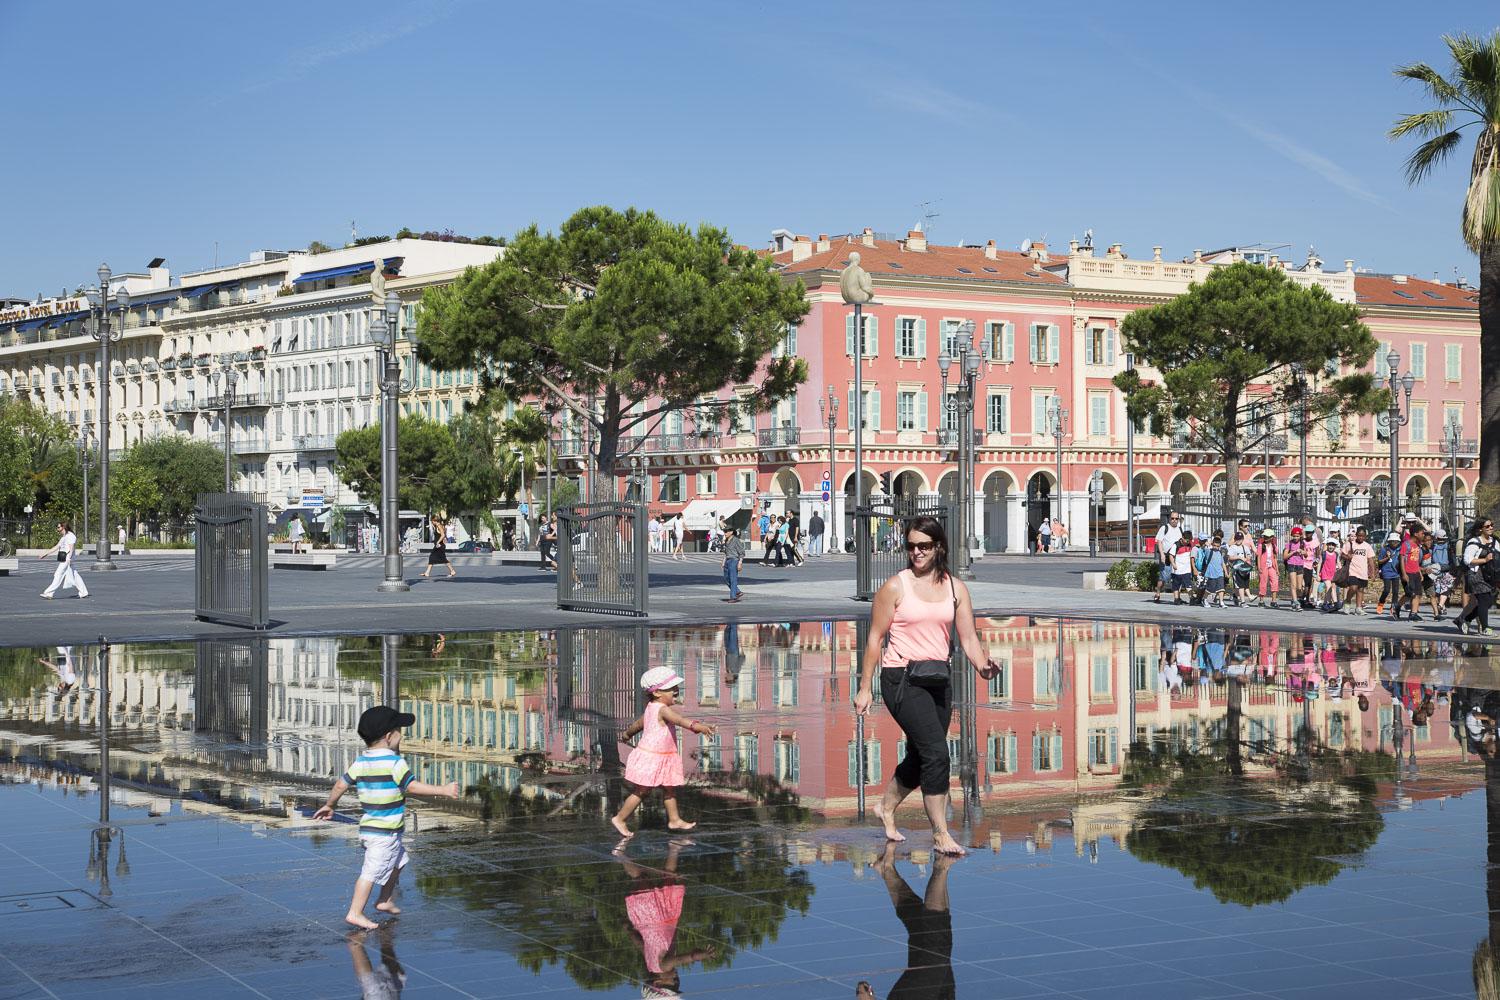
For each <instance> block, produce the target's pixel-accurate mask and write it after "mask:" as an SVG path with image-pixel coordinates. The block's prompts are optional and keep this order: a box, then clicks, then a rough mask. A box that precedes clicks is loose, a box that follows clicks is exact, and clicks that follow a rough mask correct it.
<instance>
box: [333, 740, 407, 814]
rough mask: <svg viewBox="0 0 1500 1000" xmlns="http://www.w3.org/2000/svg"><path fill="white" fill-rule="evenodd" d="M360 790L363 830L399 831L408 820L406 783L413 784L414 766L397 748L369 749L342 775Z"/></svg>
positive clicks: (341, 778) (343, 779)
mask: <svg viewBox="0 0 1500 1000" xmlns="http://www.w3.org/2000/svg"><path fill="white" fill-rule="evenodd" d="M339 780H341V781H342V782H343V783H344V784H346V785H352V786H353V787H354V789H355V791H357V792H358V793H359V804H360V805H361V806H363V807H364V810H365V814H364V816H362V817H360V820H359V832H360V833H392V834H394V833H400V832H401V826H402V824H403V823H404V822H405V820H406V786H407V785H409V784H411V780H412V773H411V768H410V767H409V766H407V763H406V760H405V759H404V758H402V756H401V755H400V754H398V753H396V752H395V751H394V750H386V749H379V750H366V751H365V752H364V753H362V754H360V755H359V756H358V757H357V758H356V759H355V761H354V763H352V764H350V765H349V766H348V768H346V769H345V771H344V773H343V774H342V775H340V776H339Z"/></svg>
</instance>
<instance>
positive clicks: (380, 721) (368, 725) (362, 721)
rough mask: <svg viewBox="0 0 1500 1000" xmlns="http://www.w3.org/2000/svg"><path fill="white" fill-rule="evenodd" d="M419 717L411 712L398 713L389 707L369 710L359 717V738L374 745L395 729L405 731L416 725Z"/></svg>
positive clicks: (379, 706) (382, 706)
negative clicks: (408, 727)
mask: <svg viewBox="0 0 1500 1000" xmlns="http://www.w3.org/2000/svg"><path fill="white" fill-rule="evenodd" d="M416 721H417V717H416V716H415V715H412V714H411V713H410V712H398V711H396V710H395V709H394V708H392V707H391V706H389V705H376V706H375V707H374V708H367V709H365V711H364V714H363V715H361V716H360V717H359V738H360V739H362V740H364V741H365V742H366V743H374V742H375V741H376V740H378V739H380V738H381V737H382V736H384V735H385V734H386V733H388V732H390V731H391V730H393V729H405V728H406V727H407V726H410V725H414V724H415V723H416Z"/></svg>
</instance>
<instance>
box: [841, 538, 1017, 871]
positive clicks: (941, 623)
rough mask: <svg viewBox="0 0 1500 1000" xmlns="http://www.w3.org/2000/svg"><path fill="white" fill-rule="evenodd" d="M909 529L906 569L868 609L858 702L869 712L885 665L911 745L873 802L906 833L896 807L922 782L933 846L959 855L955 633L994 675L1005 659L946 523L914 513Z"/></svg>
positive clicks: (888, 695) (892, 826)
mask: <svg viewBox="0 0 1500 1000" xmlns="http://www.w3.org/2000/svg"><path fill="white" fill-rule="evenodd" d="M904 534H905V541H906V569H904V570H902V571H901V572H900V573H897V574H896V575H895V576H893V577H891V578H890V579H889V580H887V581H886V582H885V583H884V585H882V586H881V588H880V590H879V591H877V592H876V594H875V599H874V602H873V606H872V608H871V611H870V637H869V641H868V642H867V643H866V644H865V650H864V661H863V663H862V664H861V669H860V687H859V692H858V694H856V695H855V696H854V710H855V712H857V713H858V714H860V715H864V714H866V713H868V712H869V710H870V705H871V703H872V702H873V701H874V696H873V694H872V688H873V684H874V681H875V669H876V667H877V666H878V667H880V695H881V698H882V700H884V701H885V705H886V708H887V709H889V711H890V713H891V716H892V717H893V718H894V719H895V720H896V724H897V725H899V726H900V727H901V731H902V732H903V733H905V735H906V747H907V750H906V756H905V758H904V759H903V760H902V761H901V763H899V764H898V765H896V770H895V773H894V774H893V775H892V776H891V781H890V784H889V785H887V786H886V788H885V792H884V794H883V795H882V796H881V800H880V803H879V804H878V805H877V806H876V807H875V815H876V816H877V817H879V819H880V821H881V823H882V825H883V826H884V827H885V836H886V839H887V840H891V841H901V840H905V839H906V837H905V835H904V834H902V833H901V832H900V831H899V830H898V829H897V828H896V809H897V807H898V806H900V805H901V802H902V800H904V799H905V798H906V797H907V796H908V795H910V794H911V793H912V792H913V791H915V790H916V789H918V788H920V789H921V790H922V805H923V807H924V809H925V810H926V812H927V820H928V822H929V823H930V824H931V825H932V839H933V850H935V851H937V852H938V853H939V854H952V855H961V854H964V853H965V851H964V849H963V848H962V847H961V846H959V843H958V841H956V840H954V839H953V835H952V834H951V833H949V831H948V783H949V773H950V772H949V756H948V725H949V722H950V720H951V718H952V715H953V686H952V683H951V681H952V677H951V672H952V663H953V644H954V639H953V636H954V634H955V633H956V634H957V638H958V642H959V643H960V644H961V645H962V646H963V650H964V653H965V655H967V656H968V658H969V662H971V663H973V664H974V668H975V670H976V671H977V672H978V674H979V676H980V677H982V678H984V679H985V680H989V679H990V678H992V677H994V676H995V675H996V674H997V673H999V667H998V665H997V664H995V663H994V662H993V661H992V660H991V659H990V657H989V655H988V653H987V652H986V650H985V648H984V646H983V645H982V644H981V643H980V641H979V633H978V632H977V631H975V628H974V606H973V604H972V603H971V601H970V598H969V590H968V588H967V587H966V586H964V584H963V583H962V582H961V581H959V580H956V579H954V577H953V576H952V575H951V574H950V573H949V572H948V538H947V535H946V534H945V533H944V531H943V526H942V524H941V523H940V522H939V521H938V520H937V519H936V518H934V517H925V516H924V517H917V518H913V519H912V520H911V521H909V522H907V524H906V525H905V530H904ZM981 664H983V666H981Z"/></svg>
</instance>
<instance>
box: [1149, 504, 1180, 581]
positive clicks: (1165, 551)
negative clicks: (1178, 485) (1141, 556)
mask: <svg viewBox="0 0 1500 1000" xmlns="http://www.w3.org/2000/svg"><path fill="white" fill-rule="evenodd" d="M1181 537H1182V518H1181V516H1180V515H1179V514H1178V513H1177V512H1176V511H1175V510H1174V511H1172V513H1171V514H1169V515H1167V521H1166V523H1164V524H1163V525H1162V526H1161V527H1159V528H1157V529H1156V544H1155V545H1154V546H1152V550H1153V551H1154V552H1155V553H1156V558H1157V561H1158V562H1160V563H1161V568H1160V570H1159V571H1158V572H1157V575H1156V596H1154V597H1153V598H1151V600H1152V601H1154V602H1155V603H1157V604H1160V603H1161V592H1162V591H1163V590H1165V589H1166V588H1167V587H1168V586H1169V585H1170V584H1171V582H1172V553H1173V552H1174V551H1176V549H1177V540H1178V539H1179V538H1181Z"/></svg>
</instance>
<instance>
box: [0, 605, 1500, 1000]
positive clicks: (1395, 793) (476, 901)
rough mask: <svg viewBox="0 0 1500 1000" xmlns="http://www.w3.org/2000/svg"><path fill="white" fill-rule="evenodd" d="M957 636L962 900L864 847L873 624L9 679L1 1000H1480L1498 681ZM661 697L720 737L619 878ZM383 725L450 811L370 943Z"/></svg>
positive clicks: (1419, 652)
mask: <svg viewBox="0 0 1500 1000" xmlns="http://www.w3.org/2000/svg"><path fill="white" fill-rule="evenodd" d="M979 627H980V633H981V636H982V637H983V639H984V641H985V643H986V645H987V646H988V647H989V648H990V649H991V651H992V652H993V654H994V656H995V657H996V659H997V660H999V661H1001V662H1002V663H1003V664H1004V668H1003V669H1002V671H1001V673H1000V675H999V676H998V677H996V678H995V679H994V680H992V681H988V682H985V681H982V680H980V681H977V682H976V681H975V679H974V677H973V674H972V673H971V672H966V673H965V674H964V682H963V683H962V685H961V686H960V687H959V689H958V692H957V694H958V698H957V699H956V701H957V709H956V711H955V713H954V717H953V720H952V725H951V729H950V737H949V741H950V748H951V751H952V754H951V755H952V759H953V766H952V787H953V792H954V796H953V825H954V828H955V831H956V833H957V835H959V836H960V839H961V841H962V842H963V843H965V844H967V845H969V846H970V848H971V853H970V855H969V856H968V857H966V858H962V859H959V860H957V861H951V860H948V859H943V858H935V857H933V856H932V855H931V853H930V850H929V848H930V844H931V837H930V834H929V833H928V832H927V831H926V823H925V820H924V818H923V817H922V815H921V813H920V810H919V808H918V807H916V806H915V805H911V806H909V807H908V808H907V809H905V810H903V812H902V813H901V826H902V827H903V829H905V830H906V832H907V834H908V840H907V841H906V842H905V843H903V844H898V845H887V844H886V843H885V841H884V838H883V837H882V836H880V832H879V827H878V826H877V825H875V824H874V822H873V819H872V818H870V817H868V816H863V817H862V810H863V807H864V805H865V802H864V799H865V796H866V795H867V794H868V795H870V796H878V795H879V791H880V788H881V787H882V785H883V783H884V781H885V779H886V778H887V777H888V776H889V774H890V771H891V768H892V767H893V766H894V765H895V763H896V762H897V761H898V760H899V759H900V757H901V755H902V754H903V753H904V746H903V745H902V736H901V733H900V730H899V729H897V728H896V727H895V725H894V723H893V722H892V721H891V720H890V718H889V716H888V715H887V714H886V713H885V712H884V711H880V712H878V713H875V714H873V715H872V716H870V717H869V718H868V719H866V720H864V721H862V722H861V721H859V720H857V719H856V718H855V717H854V715H853V713H852V712H851V710H850V700H851V698H852V695H853V693H854V692H853V684H852V682H853V679H854V678H855V676H856V670H855V651H856V650H857V649H858V648H859V646H860V645H861V643H862V640H863V637H864V636H863V625H862V623H857V622H852V621H806V622H786V623H776V624H769V625H740V626H733V627H722V626H720V627H703V628H691V629H684V628H646V627H626V628H601V629H579V630H568V631H545V632H538V631H517V632H500V633H484V634H463V635H449V636H437V635H433V636H425V637H411V636H405V637H395V636H389V637H381V636H372V637H355V638H327V639H261V640H252V641H244V642H226V641H202V642H196V643H184V644H175V645H154V646H115V647H109V648H107V649H101V648H99V647H83V646H77V647H61V648H57V647H54V648H49V649H36V650H27V649H8V650H0V774H3V775H4V778H5V781H4V783H3V784H0V810H3V813H0V815H3V816H4V817H5V831H4V833H3V834H0V858H3V860H4V862H5V863H4V865H3V866H0V996H3V997H13V996H37V997H46V996H65V995H90V996H101V997H102V996H133V995H136V994H139V995H141V996H146V995H150V996H152V997H161V996H164V995H165V996H173V995H178V994H182V995H187V994H188V993H189V992H191V993H192V995H194V996H214V997H218V996H314V997H316V996H361V995H364V996H382V997H384V996H395V995H401V996H412V997H422V996H464V995H469V996H496V997H498V996H506V997H516V996H530V995H543V994H549V995H558V996H562V995H573V994H577V993H579V992H582V991H585V990H587V991H590V992H591V994H594V995H603V996H622V997H623V996H675V995H678V994H679V993H681V994H682V995H692V996H697V995H700V994H717V995H724V996H731V995H736V994H737V993H743V994H745V995H749V994H750V993H752V992H753V993H756V994H763V993H769V994H770V995H774V996H777V997H812V998H817V997H850V996H854V995H856V991H857V990H858V991H860V992H859V995H861V996H875V997H880V998H885V997H932V998H938V997H949V996H964V997H1025V996H1055V995H1071V996H1090V995H1099V996H1103V995H1105V991H1108V993H1109V995H1112V996H1119V995H1121V993H1122V991H1123V992H1124V994H1125V995H1142V996H1146V995H1149V996H1153V997H1161V996H1168V997H1218V996H1233V995H1236V994H1241V993H1246V994H1251V995H1256V994H1269V995H1276V996H1297V995H1301V994H1306V995H1309V996H1311V995H1313V994H1314V993H1316V995H1317V996H1319V997H1327V996H1329V995H1341V994H1346V993H1347V994H1350V995H1356V994H1357V995H1359V996H1412V997H1425V996H1447V995H1457V996H1473V995H1476V993H1477V994H1478V995H1483V996H1494V995H1497V992H1496V990H1497V983H1500V961H1497V956H1500V925H1497V926H1496V927H1495V928H1494V929H1492V927H1491V923H1490V915H1491V914H1492V913H1496V912H1500V856H1493V857H1492V853H1491V852H1493V851H1495V850H1496V848H1495V847H1494V846H1493V845H1492V843H1491V840H1490V830H1491V827H1492V826H1493V827H1494V828H1495V830H1496V831H1497V832H1500V823H1496V822H1493V821H1492V817H1494V818H1495V819H1500V811H1497V810H1500V771H1497V770H1496V769H1495V763H1494V759H1495V758H1494V746H1495V743H1494V736H1493V729H1494V723H1493V722H1492V721H1490V720H1492V719H1494V718H1496V717H1500V693H1497V688H1500V684H1497V676H1496V670H1497V666H1500V664H1497V663H1496V661H1493V660H1492V659H1490V658H1489V656H1488V651H1487V649H1486V648H1484V647H1482V646H1459V645H1454V644H1448V643H1432V642H1426V643H1408V644H1397V643H1390V642H1384V641H1379V640H1371V639H1362V638H1353V637H1348V636H1338V637H1334V636H1326V637H1325V636H1307V635H1298V634H1290V633H1277V632H1263V631H1255V632H1251V631H1242V630H1222V629H1194V628H1184V629H1176V630H1173V629H1159V628H1157V627H1155V626H1147V625H1126V624H1110V623H1093V622H1072V621H1063V622H1058V621H1056V620H1053V619H1034V618H992V619H981V621H980V623H979ZM658 665H668V666H672V667H674V668H675V669H676V670H677V671H678V672H679V673H681V674H682V675H683V676H684V677H685V678H686V685H685V689H684V691H683V698H682V702H683V711H684V712H685V713H686V714H687V715H688V716H690V717H692V718H695V719H699V720H702V721H705V722H711V723H713V724H714V725H715V726H717V729H718V732H717V735H714V736H701V737H700V736H693V735H689V734H686V733H684V734H682V741H683V743H684V750H685V765H686V771H687V774H688V781H689V785H688V787H687V788H686V789H685V790H684V794H683V795H682V796H681V808H682V812H683V814H684V816H685V817H686V818H687V819H689V820H695V821H697V822H698V823H699V826H698V828H697V829H695V830H693V831H692V832H691V833H690V834H688V835H686V836H676V835H671V834H669V832H668V831H667V830H666V828H665V817H664V815H663V813H662V809H661V806H660V802H659V800H648V802H647V804H646V805H645V806H644V807H643V808H642V809H641V811H640V812H638V813H637V819H636V821H638V823H639V833H638V834H637V836H636V837H635V838H634V839H633V840H631V841H629V842H628V843H623V844H622V843H621V842H620V840H619V838H618V837H617V836H615V835H614V834H613V832H612V831H611V830H610V829H609V828H608V826H607V821H608V817H609V816H610V815H611V814H612V813H613V812H614V810H615V809H617V808H618V806H619V802H620V799H621V797H622V795H623V786H622V782H621V779H620V777H619V772H620V770H621V765H622V761H623V759H624V758H625V757H626V756H627V755H628V754H629V752H630V747H629V745H628V744H622V743H621V735H622V733H623V730H624V729H625V728H626V727H627V726H628V725H629V724H630V722H631V721H633V720H634V719H635V718H636V717H637V716H638V715H639V714H640V710H641V708H642V706H643V702H642V701H641V699H640V696H639V688H638V686H637V683H636V681H637V679H638V678H639V676H640V675H641V674H642V673H643V672H644V671H645V670H646V669H647V668H648V667H650V666H658ZM388 698H389V699H390V700H391V701H394V702H399V704H400V706H401V707H402V709H403V710H405V711H410V712H412V713H414V714H415V715H416V717H417V722H416V725H415V726H414V727H413V728H412V729H411V731H410V732H409V733H408V734H407V737H406V739H405V741H404V742H403V744H402V747H401V752H402V754H403V755H404V756H406V758H407V759H408V760H409V761H410V762H411V765H412V767H413V769H414V770H415V772H416V774H417V777H418V778H419V779H420V780H422V781H426V782H431V783H444V782H449V781H457V782H459V783H460V784H461V785H462V787H463V788H464V789H465V795H464V797H463V798H462V799H461V800H457V801H448V800H435V801H431V802H427V801H421V800H413V801H412V802H411V803H409V807H410V808H409V812H408V818H407V843H408V847H409V849H410V850H411V852H412V864H411V866H410V867H409V868H408V869H407V874H406V875H405V876H404V877H403V883H402V884H403V891H402V894H401V895H400V896H399V897H398V898H399V900H400V902H401V905H402V907H403V909H404V911H405V912H404V913H403V914H402V915H401V917H400V918H399V919H396V920H390V921H389V922H388V923H386V924H385V925H384V926H383V927H382V928H380V930H378V931H374V932H369V933H367V934H353V935H350V934H347V933H346V932H348V931H349V928H348V927H347V926H345V925H344V924H343V921H342V917H343V913H344V909H345V908H346V907H347V904H348V897H349V893H350V889H351V887H352V885H353V881H354V878H355V876H356V875H357V874H358V871H359V865H360V849H359V843H358V839H357V836H356V829H357V828H356V825H355V821H356V819H357V815H358V813H357V805H356V803H355V801H354V798H353V796H352V795H351V796H348V797H346V799H345V801H344V807H343V808H342V809H341V812H340V815H339V817H338V818H337V821H335V822H332V823H319V822H315V821H314V820H313V819H312V818H311V814H312V811H313V809H314V808H315V807H316V806H317V805H318V804H320V803H321V802H322V800H323V798H324V797H325V796H326V794H327V790H328V787H329V785H330V784H331V782H332V780H333V778H334V777H335V776H337V775H338V774H339V773H340V772H341V771H342V769H343V768H344V766H345V765H346V764H347V763H348V762H349V760H351V759H352V758H353V756H354V755H355V754H356V753H357V752H358V750H359V749H360V747H361V744H360V742H359V740H358V738H357V737H356V736H355V734H354V723H355V720H356V719H357V718H358V716H359V714H360V713H361V712H362V711H363V710H364V709H366V708H368V707H370V706H371V705H374V704H378V703H381V702H382V701H386V700H387V699H388ZM105 705H107V706H108V711H107V712H106V711H105V710H104V706H105ZM862 765H863V769H864V773H863V776H862V775H861V766H862ZM873 801H874V799H873V798H872V799H871V800H870V802H871V804H873ZM1491 802H1493V803H1496V806H1495V807H1491V806H1490V805H1489V804H1490V803H1491ZM633 822H635V821H633ZM1491 862H1494V863H1491ZM1492 935H1494V936H1492ZM862 983H864V984H867V985H864V986H861V984H862Z"/></svg>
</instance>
